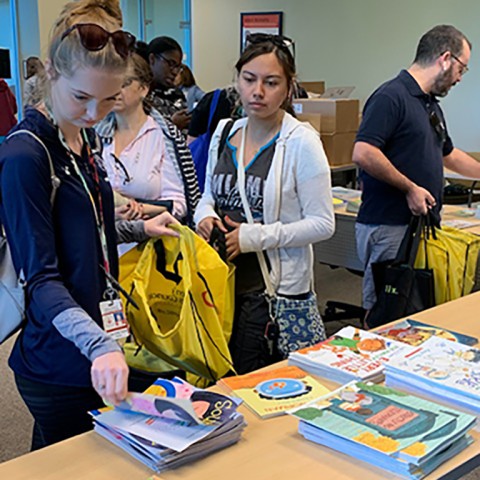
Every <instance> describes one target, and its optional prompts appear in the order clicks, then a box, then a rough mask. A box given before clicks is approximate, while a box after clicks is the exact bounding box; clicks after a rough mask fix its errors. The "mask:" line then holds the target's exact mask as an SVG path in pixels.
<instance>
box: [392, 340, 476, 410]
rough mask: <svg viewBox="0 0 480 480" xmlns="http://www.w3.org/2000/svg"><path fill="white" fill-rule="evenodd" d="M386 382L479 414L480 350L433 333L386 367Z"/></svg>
mask: <svg viewBox="0 0 480 480" xmlns="http://www.w3.org/2000/svg"><path fill="white" fill-rule="evenodd" d="M385 375H386V376H385V381H386V383H387V385H389V386H392V387H396V388H400V389H402V390H408V391H410V392H414V393H417V392H418V393H419V394H421V395H425V396H428V397H429V398H432V399H433V400H435V401H439V402H442V403H449V404H450V405H453V406H455V407H458V408H462V409H465V410H468V411H470V412H472V413H475V414H476V415H480V350H478V349H476V348H472V347H470V346H468V345H462V344H461V343H457V342H452V341H450V340H445V339H442V338H438V337H431V338H429V339H428V340H427V341H425V342H424V343H423V344H422V345H421V346H420V347H418V348H417V349H415V350H414V351H413V352H411V353H410V354H408V355H405V356H403V357H400V358H397V359H396V360H395V361H392V363H391V364H389V365H388V367H387V369H386V370H385Z"/></svg>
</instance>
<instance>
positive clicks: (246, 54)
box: [235, 40, 296, 113]
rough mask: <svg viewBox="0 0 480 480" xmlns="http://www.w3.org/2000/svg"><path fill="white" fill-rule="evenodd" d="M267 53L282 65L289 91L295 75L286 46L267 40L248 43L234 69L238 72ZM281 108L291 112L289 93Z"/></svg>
mask: <svg viewBox="0 0 480 480" xmlns="http://www.w3.org/2000/svg"><path fill="white" fill-rule="evenodd" d="M269 53H274V54H275V56H276V57H277V60H278V62H279V63H280V65H281V66H282V68H283V71H284V73H285V76H286V77H287V85H288V89H289V92H291V91H292V88H293V85H294V82H295V76H296V69H295V60H294V58H293V55H292V53H291V52H290V50H289V49H288V47H279V46H278V45H276V44H274V43H273V42H271V41H269V40H267V41H265V42H261V43H250V44H249V45H247V46H246V47H245V50H244V51H243V52H242V54H241V55H240V58H239V59H238V61H237V63H236V64H235V70H236V71H237V74H240V71H241V70H242V68H243V66H244V65H246V64H247V63H249V62H251V61H252V60H253V59H255V58H257V57H259V56H261V55H267V54H269ZM282 108H283V109H284V110H286V111H288V112H289V113H292V112H293V107H292V104H291V98H290V95H288V97H287V98H286V99H285V102H284V104H283V105H282Z"/></svg>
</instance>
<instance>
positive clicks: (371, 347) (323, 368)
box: [288, 326, 412, 383]
mask: <svg viewBox="0 0 480 480" xmlns="http://www.w3.org/2000/svg"><path fill="white" fill-rule="evenodd" d="M411 350H412V347H411V346H409V345H407V344H405V343H401V342H397V341H395V340H391V339H389V338H385V337H381V336H379V335H376V334H375V333H372V332H367V331H365V330H361V329H359V328H355V327H352V326H349V327H345V328H342V329H341V330H340V331H339V332H337V333H336V334H335V335H333V336H331V337H330V338H328V339H327V340H325V341H323V342H320V343H317V344H316V345H313V346H312V347H308V348H304V349H302V350H298V351H296V352H293V353H291V354H290V355H289V357H288V363H289V365H295V366H297V367H299V368H302V369H303V370H306V371H307V372H309V373H313V374H315V375H318V376H320V377H325V378H328V379H330V380H332V381H334V382H337V383H347V382H350V381H352V380H369V381H372V382H379V381H381V380H383V370H384V365H385V364H386V363H387V362H389V361H390V359H392V358H394V357H395V356H397V355H402V354H404V353H407V352H410V351H411Z"/></svg>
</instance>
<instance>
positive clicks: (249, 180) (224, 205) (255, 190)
mask: <svg viewBox="0 0 480 480" xmlns="http://www.w3.org/2000/svg"><path fill="white" fill-rule="evenodd" d="M277 138H278V134H277V135H276V136H275V137H274V138H273V139H272V140H270V141H269V142H268V143H267V144H266V145H264V146H263V147H262V148H261V149H260V150H259V151H258V153H257V154H256V155H255V157H254V158H253V159H252V161H251V162H250V163H249V164H248V165H247V166H246V167H245V193H246V195H247V200H248V203H249V205H250V209H251V211H252V216H253V218H254V220H255V222H259V223H261V222H263V201H264V198H263V188H264V184H265V179H266V178H267V175H268V172H269V171H270V167H271V165H272V160H273V154H274V153H275V142H276V140H277ZM211 190H212V194H213V198H214V199H215V205H216V210H217V213H218V215H219V216H220V217H221V218H222V219H223V218H224V217H225V216H227V215H228V217H230V218H231V219H232V220H233V221H235V222H240V223H243V222H246V221H247V220H246V217H245V213H244V210H243V206H242V200H241V198H240V193H239V191H238V186H237V147H234V146H233V145H232V144H231V143H230V142H229V141H228V140H227V141H226V143H225V146H224V148H223V149H222V151H221V152H220V154H219V156H218V162H217V165H216V166H215V170H214V172H213V176H212V184H211ZM224 223H225V222H224ZM225 226H226V227H227V228H229V226H228V225H227V224H225ZM233 263H234V264H235V265H236V274H235V291H236V293H237V294H240V293H248V292H253V291H258V290H263V289H264V288H265V285H264V282H263V278H262V273H261V270H260V266H259V264H258V259H257V255H256V253H254V252H250V253H242V254H240V255H239V256H238V257H237V258H236V259H235V260H234V262H233Z"/></svg>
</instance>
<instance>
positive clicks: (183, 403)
mask: <svg viewBox="0 0 480 480" xmlns="http://www.w3.org/2000/svg"><path fill="white" fill-rule="evenodd" d="M237 406H238V404H236V403H235V402H234V401H232V399H231V398H229V397H227V396H225V395H221V394H220V393H215V392H211V391H209V390H201V389H195V388H194V387H192V386H191V385H190V384H189V383H187V382H185V381H184V380H182V379H180V378H178V377H176V378H175V379H173V380H166V379H163V378H158V379H157V380H156V381H155V382H154V383H153V385H151V386H150V387H149V388H148V389H147V390H146V391H145V393H134V392H130V393H129V394H128V395H127V398H126V399H125V400H124V401H123V402H121V403H120V405H118V406H117V408H118V409H120V410H126V411H131V412H137V413H144V414H146V415H153V416H156V417H164V418H173V419H175V420H179V421H184V422H186V423H191V424H197V425H201V424H203V425H215V424H217V423H221V422H222V421H223V420H224V419H225V418H229V417H230V415H231V414H232V412H235V411H236V408H237Z"/></svg>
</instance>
